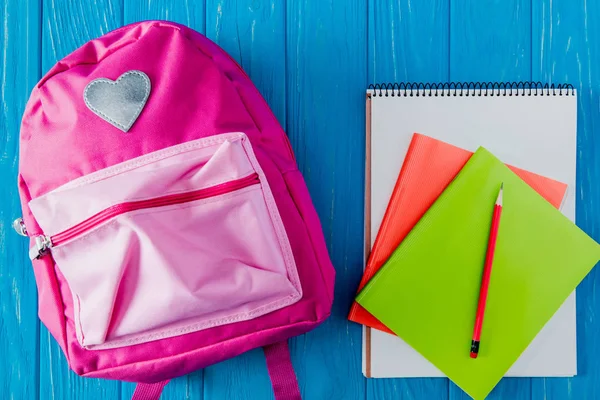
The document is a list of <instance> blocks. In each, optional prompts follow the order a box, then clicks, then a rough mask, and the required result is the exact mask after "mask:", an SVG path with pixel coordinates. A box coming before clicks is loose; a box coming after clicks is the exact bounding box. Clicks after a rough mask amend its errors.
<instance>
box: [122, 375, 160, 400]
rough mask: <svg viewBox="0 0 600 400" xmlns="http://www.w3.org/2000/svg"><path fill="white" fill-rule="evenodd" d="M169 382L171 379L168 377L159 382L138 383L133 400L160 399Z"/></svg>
mask: <svg viewBox="0 0 600 400" xmlns="http://www.w3.org/2000/svg"><path fill="white" fill-rule="evenodd" d="M168 382H169V380H168V379H167V380H165V381H162V382H157V383H138V384H137V386H136V387H135V392H133V397H132V398H131V400H158V399H160V394H161V393H162V390H163V388H164V387H165V385H166V384H167V383H168Z"/></svg>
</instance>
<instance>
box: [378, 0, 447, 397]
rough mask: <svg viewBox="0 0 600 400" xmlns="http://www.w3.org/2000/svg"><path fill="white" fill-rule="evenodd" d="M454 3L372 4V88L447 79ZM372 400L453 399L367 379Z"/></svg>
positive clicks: (424, 388)
mask: <svg viewBox="0 0 600 400" xmlns="http://www.w3.org/2000/svg"><path fill="white" fill-rule="evenodd" d="M449 3H450V2H449V0H422V1H411V0H401V1H398V0H383V1H382V0H369V39H368V46H369V51H368V56H369V83H383V82H443V81H446V80H447V79H448V65H449V61H448V57H449V55H448V51H449V47H448V35H449V26H448V15H449V14H448V12H449ZM367 398H368V399H377V400H384V399H392V398H393V399H417V398H431V399H433V398H435V399H440V400H442V399H446V398H448V380H447V379H427V378H424V379H420V378H411V379H368V380H367Z"/></svg>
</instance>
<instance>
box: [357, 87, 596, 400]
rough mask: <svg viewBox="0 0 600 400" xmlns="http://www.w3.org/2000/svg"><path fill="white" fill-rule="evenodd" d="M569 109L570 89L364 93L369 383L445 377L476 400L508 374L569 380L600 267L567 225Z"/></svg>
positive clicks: (364, 313) (362, 313)
mask: <svg viewBox="0 0 600 400" xmlns="http://www.w3.org/2000/svg"><path fill="white" fill-rule="evenodd" d="M534 91H535V92H534ZM455 95H456V96H455ZM575 99H576V94H575V92H574V90H573V89H572V88H569V87H567V88H558V89H544V88H538V87H537V86H534V87H532V86H529V87H522V86H519V87H511V86H505V87H504V88H503V89H498V87H497V86H493V87H481V86H480V87H479V88H478V89H466V91H458V90H457V89H456V87H454V89H452V87H450V88H449V87H447V86H443V87H439V88H434V89H432V88H428V89H424V88H422V87H419V86H415V87H411V86H408V87H406V86H402V87H401V88H400V89H397V88H391V89H380V88H375V89H373V90H370V91H368V96H367V173H366V177H367V188H366V205H367V207H366V214H365V232H366V242H367V243H366V244H367V246H366V247H367V250H370V251H367V255H368V257H367V258H366V267H365V273H364V276H363V279H362V280H361V282H360V286H359V290H358V295H357V297H356V302H355V303H354V304H353V306H352V308H351V310H350V314H349V319H350V320H352V321H355V322H358V323H360V324H363V325H365V326H366V327H367V328H366V329H365V351H364V358H365V362H364V364H365V368H364V370H365V371H364V372H365V374H366V375H367V376H374V377H377V376H400V377H409V376H432V377H433V376H447V377H448V378H450V379H451V380H452V381H453V382H454V383H456V384H457V385H458V386H459V387H461V388H462V389H463V390H464V391H465V392H466V393H467V394H469V395H470V396H471V397H473V398H475V399H483V398H485V397H486V396H487V395H488V393H489V392H490V391H491V390H492V389H493V387H494V386H495V385H496V384H497V383H498V381H499V380H500V379H501V378H502V377H503V376H506V375H513V376H568V375H574V374H575V373H576V346H575V307H574V306H575V302H574V294H573V292H574V290H575V288H576V286H577V285H578V284H579V283H580V282H581V280H582V279H583V278H584V277H585V276H586V275H587V273H589V272H590V270H591V269H592V268H593V267H594V265H595V264H596V263H597V262H598V260H599V259H600V246H599V245H598V244H597V243H596V242H595V241H594V240H593V239H591V238H590V237H589V236H588V235H587V234H586V233H584V232H583V231H582V230H581V229H580V228H578V227H577V226H576V225H575V224H574V222H573V221H572V219H573V217H574V206H575V194H576V193H577V192H576V187H575V184H576V182H575V159H576V153H575V151H576V150H575V149H576V100H575ZM417 132H418V133H417ZM505 163H506V164H505ZM501 185H502V186H503V211H502V217H501V220H500V224H499V228H498V236H497V239H496V249H495V253H494V259H493V268H492V273H491V277H490V281H489V289H488V290H487V303H486V306H485V319H484V323H483V328H482V331H481V345H480V346H481V347H480V350H479V354H478V357H477V358H475V359H473V358H471V357H470V346H471V339H472V334H473V328H474V324H475V317H476V310H477V304H478V298H479V294H480V288H481V284H482V274H483V270H484V260H485V257H486V250H487V247H488V239H489V235H490V226H491V223H492V214H493V210H494V204H495V200H496V198H497V196H498V193H499V188H500V187H501ZM561 211H562V212H561ZM378 346H379V347H378ZM377 349H379V350H377ZM511 371H512V373H511Z"/></svg>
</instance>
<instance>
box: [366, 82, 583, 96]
mask: <svg viewBox="0 0 600 400" xmlns="http://www.w3.org/2000/svg"><path fill="white" fill-rule="evenodd" d="M369 90H372V91H373V93H372V94H373V95H374V96H377V97H396V96H403V97H420V96H421V97H431V96H433V97H438V96H441V97H444V96H446V97H449V96H454V97H456V96H459V97H462V96H574V95H575V88H574V87H573V85H571V84H570V83H566V84H548V83H541V82H450V83H416V82H408V83H377V84H374V85H373V84H371V85H369Z"/></svg>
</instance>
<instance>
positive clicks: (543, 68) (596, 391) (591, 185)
mask: <svg viewBox="0 0 600 400" xmlns="http://www.w3.org/2000/svg"><path fill="white" fill-rule="evenodd" d="M598 15H600V4H598V2H597V1H590V0H577V1H565V0H558V1H557V0H535V1H534V2H533V8H532V16H533V18H532V45H533V52H532V53H533V58H532V61H533V64H532V71H533V79H535V80H542V81H545V82H556V83H562V82H567V83H571V84H573V85H574V86H575V88H577V90H578V93H577V95H578V109H577V113H578V124H577V200H576V201H577V203H576V222H577V225H579V226H580V227H581V228H582V229H583V230H584V231H586V232H587V233H588V234H590V235H591V236H592V237H593V238H594V239H596V241H598V240H600V208H599V207H598V205H599V204H600V186H599V185H598V178H599V177H600V137H599V136H598V130H599V129H600V102H599V101H598V96H599V95H600V42H599V41H598V36H599V35H600V21H599V20H598V18H597V16H598ZM599 285H600V274H599V271H598V268H596V269H594V270H592V272H591V273H590V274H589V275H588V276H587V278H586V279H585V280H584V281H583V282H582V283H581V284H580V285H579V286H578V287H577V349H578V352H577V369H578V374H577V376H576V377H574V378H566V379H560V378H551V379H550V378H546V379H543V378H538V379H533V380H532V393H531V396H532V398H533V399H538V398H543V399H548V400H559V399H560V400H562V399H572V400H576V399H577V400H591V399H598V398H600V386H599V385H598V382H599V381H600V362H599V355H600V313H599V310H600V297H598V295H597V294H598V286H599Z"/></svg>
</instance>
